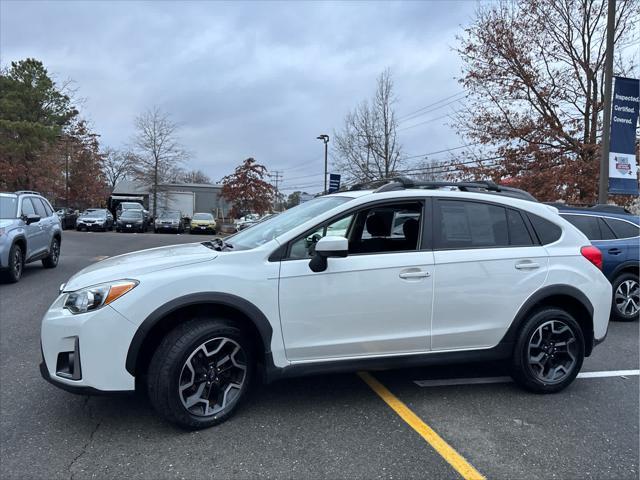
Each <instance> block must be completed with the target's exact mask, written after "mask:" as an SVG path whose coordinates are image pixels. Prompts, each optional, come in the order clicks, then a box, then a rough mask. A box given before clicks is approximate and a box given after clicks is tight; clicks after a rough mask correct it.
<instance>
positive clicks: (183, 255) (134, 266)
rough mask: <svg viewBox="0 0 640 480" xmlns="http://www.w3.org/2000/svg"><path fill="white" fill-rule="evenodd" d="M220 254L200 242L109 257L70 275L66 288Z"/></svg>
mask: <svg viewBox="0 0 640 480" xmlns="http://www.w3.org/2000/svg"><path fill="white" fill-rule="evenodd" d="M217 256H218V252H216V251H214V250H211V249H210V248H207V247H205V246H204V245H202V244H200V243H189V244H186V245H172V246H169V247H159V248H151V249H149V250H140V251H138V252H132V253H127V254H125V255H118V256H117V257H112V258H108V259H106V260H102V261H101V262H97V263H94V264H93V265H90V266H88V267H86V268H84V269H83V270H80V271H79V272H78V273H76V274H75V275H74V276H73V277H71V279H69V281H68V282H67V284H66V285H65V287H64V290H65V291H73V290H77V289H79V288H84V287H88V286H90V285H96V284H98V283H104V282H110V281H113V280H121V279H124V278H132V279H136V277H137V276H139V275H144V274H146V273H151V272H156V271H158V270H165V269H167V268H175V267H183V266H186V265H192V264H194V263H201V262H208V261H211V260H213V259H215V258H216V257H217Z"/></svg>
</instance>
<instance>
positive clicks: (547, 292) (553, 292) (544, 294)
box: [500, 284, 594, 355]
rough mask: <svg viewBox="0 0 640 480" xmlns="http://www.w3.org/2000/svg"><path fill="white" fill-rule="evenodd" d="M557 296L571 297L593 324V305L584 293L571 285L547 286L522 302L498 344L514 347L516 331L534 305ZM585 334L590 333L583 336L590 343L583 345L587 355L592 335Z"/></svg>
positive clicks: (589, 350)
mask: <svg viewBox="0 0 640 480" xmlns="http://www.w3.org/2000/svg"><path fill="white" fill-rule="evenodd" d="M558 295H562V296H567V297H571V298H573V299H574V300H576V301H577V302H579V303H580V304H581V305H582V306H583V307H584V308H585V309H586V310H587V312H589V316H590V317H591V318H590V320H591V322H592V323H593V305H592V304H591V302H590V301H589V299H588V298H587V296H586V295H585V294H584V293H582V292H581V291H580V290H578V289H577V288H575V287H572V286H571V285H562V284H559V285H549V286H547V287H543V288H541V289H540V290H538V291H537V292H535V293H534V294H533V295H531V296H530V297H529V298H528V299H527V300H526V301H525V302H524V304H522V306H521V307H520V310H518V313H517V314H516V316H515V318H514V320H513V322H511V325H510V326H509V328H508V329H507V332H506V333H505V334H504V337H502V340H501V341H500V343H509V344H514V345H515V342H516V336H517V334H518V331H519V330H520V327H521V326H522V324H523V323H524V322H525V321H526V320H527V318H528V315H529V313H531V311H532V310H533V309H534V308H535V307H536V305H538V304H540V303H541V302H544V300H546V299H548V298H551V297H556V296H558ZM558 306H561V305H558ZM576 320H578V319H576ZM587 333H590V335H588V336H585V342H586V341H589V342H591V343H590V344H587V345H585V353H587V355H588V354H590V353H591V350H592V348H593V337H594V335H593V332H587Z"/></svg>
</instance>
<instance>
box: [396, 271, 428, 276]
mask: <svg viewBox="0 0 640 480" xmlns="http://www.w3.org/2000/svg"><path fill="white" fill-rule="evenodd" d="M398 276H399V277H400V278H427V277H429V276H431V274H430V273H429V272H425V271H424V270H414V271H411V272H402V273H400V274H399V275H398Z"/></svg>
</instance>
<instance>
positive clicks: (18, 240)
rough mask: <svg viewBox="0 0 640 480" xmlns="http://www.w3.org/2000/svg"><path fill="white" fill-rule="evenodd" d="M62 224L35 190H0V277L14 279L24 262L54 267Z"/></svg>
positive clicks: (60, 239) (19, 274)
mask: <svg viewBox="0 0 640 480" xmlns="http://www.w3.org/2000/svg"><path fill="white" fill-rule="evenodd" d="M61 241H62V227H61V225H60V219H59V218H58V216H57V215H56V214H55V213H54V211H53V208H52V207H51V204H50V203H49V202H48V201H47V200H46V199H45V198H43V197H42V196H40V195H39V194H38V193H37V192H26V191H21V192H15V193H0V278H2V280H4V281H8V282H12V283H14V282H17V281H18V280H20V277H22V271H23V269H24V265H25V264H26V263H30V262H35V261H36V260H42V265H43V266H44V267H45V268H54V267H56V266H57V265H58V259H59V258H60V242H61Z"/></svg>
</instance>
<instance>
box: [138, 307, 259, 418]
mask: <svg viewBox="0 0 640 480" xmlns="http://www.w3.org/2000/svg"><path fill="white" fill-rule="evenodd" d="M253 371H254V363H253V355H252V348H251V342H250V341H249V339H248V337H247V336H246V335H244V334H243V332H242V330H240V329H239V328H237V327H236V326H234V324H233V323H232V322H230V321H228V320H226V319H211V320H210V319H205V318H197V319H194V320H191V321H189V322H186V323H184V324H182V325H180V326H178V327H177V328H176V329H174V330H173V331H171V332H170V333H169V334H168V335H167V336H166V337H165V338H164V339H163V340H162V342H161V343H160V346H159V347H158V349H157V350H156V352H155V353H154V355H153V357H152V359H151V364H150V365H149V374H148V378H147V389H148V393H149V399H150V401H151V404H152V405H153V407H154V408H155V409H156V411H157V412H158V413H159V414H160V415H162V416H163V417H164V418H165V419H167V420H169V421H170V422H172V423H175V424H177V425H179V426H181V427H183V428H187V429H200V428H207V427H211V426H213V425H217V424H219V423H221V422H223V421H225V420H226V419H227V418H229V417H230V416H231V415H232V414H233V413H234V412H235V410H236V408H237V406H238V405H239V404H240V402H241V401H242V399H243V398H244V396H245V395H246V392H247V390H248V388H249V383H250V381H251V378H252V376H253Z"/></svg>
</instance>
